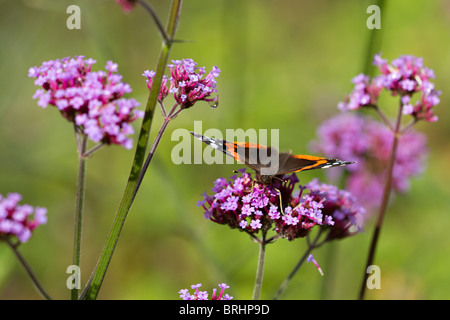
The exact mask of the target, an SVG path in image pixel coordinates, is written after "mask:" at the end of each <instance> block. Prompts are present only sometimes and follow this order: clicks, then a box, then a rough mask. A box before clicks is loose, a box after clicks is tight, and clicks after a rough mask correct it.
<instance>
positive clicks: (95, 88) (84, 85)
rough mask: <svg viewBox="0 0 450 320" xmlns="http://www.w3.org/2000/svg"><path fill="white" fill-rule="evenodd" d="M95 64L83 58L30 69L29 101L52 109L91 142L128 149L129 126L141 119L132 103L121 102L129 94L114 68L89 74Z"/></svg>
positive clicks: (111, 65) (108, 63)
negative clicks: (31, 87) (31, 88)
mask: <svg viewBox="0 0 450 320" xmlns="http://www.w3.org/2000/svg"><path fill="white" fill-rule="evenodd" d="M95 62H96V61H95V60H93V59H84V57H83V56H77V57H74V58H70V57H67V58H63V59H61V60H50V61H46V62H43V63H42V65H41V66H40V67H32V68H30V69H29V71H28V75H29V77H32V78H36V80H35V84H36V85H37V86H39V87H41V89H38V90H37V91H36V93H35V94H34V96H33V98H35V99H39V100H38V105H39V106H41V107H42V108H45V107H47V106H48V105H53V106H56V107H57V108H58V110H59V111H60V112H61V114H62V116H63V117H64V118H66V119H67V120H69V121H71V122H74V123H75V125H76V126H78V127H79V128H80V129H81V130H82V132H83V133H84V134H86V135H87V136H88V137H89V138H90V139H91V140H92V141H94V142H96V143H99V142H102V143H105V144H119V145H122V146H124V147H125V148H127V149H131V147H132V139H131V138H129V137H128V136H129V135H131V134H133V133H134V130H133V127H132V126H131V125H130V123H131V122H133V121H135V120H136V118H138V117H139V118H141V117H143V112H142V111H139V110H136V108H137V107H138V106H139V103H138V102H137V101H136V100H135V99H124V98H122V96H123V95H124V94H125V93H129V92H131V88H130V86H129V85H128V84H126V83H124V82H122V81H121V80H122V76H121V75H119V74H117V64H115V63H113V62H112V61H108V62H107V64H106V67H105V68H106V71H97V72H93V71H92V70H91V67H92V65H93V64H94V63H95Z"/></svg>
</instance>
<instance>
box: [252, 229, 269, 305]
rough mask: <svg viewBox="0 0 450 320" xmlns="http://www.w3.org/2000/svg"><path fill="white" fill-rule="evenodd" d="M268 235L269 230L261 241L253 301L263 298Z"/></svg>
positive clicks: (264, 231) (263, 233) (265, 231)
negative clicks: (262, 289) (262, 290)
mask: <svg viewBox="0 0 450 320" xmlns="http://www.w3.org/2000/svg"><path fill="white" fill-rule="evenodd" d="M266 234H267V230H263V231H262V238H261V239H259V241H258V242H259V255H258V265H257V267H256V280H255V286H254V287H253V296H252V300H259V299H260V296H261V288H262V282H263V277H264V261H265V258H266V244H267V243H268V242H267V241H266Z"/></svg>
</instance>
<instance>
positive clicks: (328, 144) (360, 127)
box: [311, 113, 427, 209]
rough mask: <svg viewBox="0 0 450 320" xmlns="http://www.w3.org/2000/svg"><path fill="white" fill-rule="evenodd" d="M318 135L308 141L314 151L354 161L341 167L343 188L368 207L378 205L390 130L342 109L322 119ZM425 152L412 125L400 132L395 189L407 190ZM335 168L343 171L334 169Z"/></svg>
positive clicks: (423, 138)
mask: <svg viewBox="0 0 450 320" xmlns="http://www.w3.org/2000/svg"><path fill="white" fill-rule="evenodd" d="M317 136H318V138H317V140H315V141H313V142H312V143H311V148H312V149H313V150H314V151H315V152H321V153H323V154H326V155H327V156H329V157H337V158H339V157H341V158H345V159H348V160H349V161H356V164H355V165H353V166H349V167H346V168H342V169H341V170H345V172H347V173H348V175H347V176H346V177H347V180H346V186H345V189H346V190H348V191H350V192H351V193H352V194H353V195H354V196H356V197H357V199H358V201H359V202H360V203H361V204H363V205H364V206H365V207H366V208H367V209H371V208H373V207H374V206H376V205H378V204H379V203H380V201H381V196H382V193H383V187H384V180H385V174H386V173H385V170H386V166H387V163H388V160H389V156H390V152H391V149H392V142H393V133H392V131H391V130H390V129H389V128H387V127H386V126H384V125H383V124H382V123H380V122H377V121H374V120H372V119H370V118H368V117H365V116H361V115H357V114H351V113H343V114H340V115H337V116H335V117H333V118H331V119H329V120H326V121H325V122H323V123H322V125H321V126H320V127H319V129H318V130H317ZM426 155H427V148H426V136H425V135H423V134H421V133H418V132H416V131H414V130H412V129H410V130H409V131H407V132H406V133H404V134H403V135H401V137H400V139H399V144H398V148H397V153H396V159H395V164H394V170H393V186H392V187H393V190H394V191H396V192H406V191H408V190H409V187H410V182H409V181H410V179H411V177H413V176H417V175H419V174H420V173H422V172H423V170H424V163H425V158H426ZM336 172H340V173H342V172H344V171H339V170H335V171H333V173H334V174H336ZM329 173H330V172H328V174H329ZM332 178H333V179H337V178H338V177H332Z"/></svg>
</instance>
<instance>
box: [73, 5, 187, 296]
mask: <svg viewBox="0 0 450 320" xmlns="http://www.w3.org/2000/svg"><path fill="white" fill-rule="evenodd" d="M182 2H183V1H182V0H173V1H172V9H171V12H170V16H169V22H168V26H167V34H168V35H169V37H170V39H173V38H174V35H175V31H176V29H177V26H178V19H179V16H180V12H181V5H182ZM172 42H173V41H168V42H165V41H164V42H163V46H162V48H161V53H160V56H159V60H158V64H157V68H156V74H155V78H154V82H153V86H152V89H151V90H150V95H149V97H148V100H147V107H146V110H145V115H144V119H143V121H142V126H141V131H140V134H139V138H138V142H137V148H136V153H135V157H134V160H133V164H132V166H131V172H130V175H129V177H128V182H127V185H126V187H125V191H124V193H123V196H122V201H121V202H120V205H119V208H118V210H117V213H116V216H115V218H114V222H113V225H112V228H111V231H110V233H109V236H108V239H107V241H106V245H105V247H104V249H103V252H102V254H101V256H100V258H99V260H98V262H97V265H96V267H95V269H94V272H93V273H92V275H91V277H90V279H89V281H88V283H87V285H86V287H85V289H84V290H83V293H82V295H81V297H80V298H81V299H88V300H92V299H96V298H97V295H98V293H99V291H100V288H101V285H102V283H103V280H104V278H105V275H106V271H107V270H108V267H109V264H110V262H111V259H112V255H113V253H114V250H115V247H116V245H117V243H118V241H119V236H120V233H121V231H122V228H123V225H124V223H125V220H126V218H127V216H128V213H129V211H130V209H131V206H132V204H133V201H134V199H135V196H136V193H137V191H138V188H137V184H138V180H139V177H140V175H141V171H142V165H143V163H144V157H145V152H146V149H147V144H148V139H149V135H150V128H151V125H152V122H153V114H154V110H155V106H156V103H157V98H158V94H159V90H160V87H161V83H162V77H163V74H164V70H165V67H166V65H167V61H168V58H169V53H170V49H171V47H172Z"/></svg>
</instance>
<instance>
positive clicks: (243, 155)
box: [191, 131, 278, 173]
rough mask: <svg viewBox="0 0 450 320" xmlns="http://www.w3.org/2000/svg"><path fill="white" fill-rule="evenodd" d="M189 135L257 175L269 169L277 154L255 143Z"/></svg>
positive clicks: (193, 133) (271, 149)
mask: <svg viewBox="0 0 450 320" xmlns="http://www.w3.org/2000/svg"><path fill="white" fill-rule="evenodd" d="M191 133H192V135H193V136H194V137H195V138H197V139H198V140H200V141H203V142H204V143H206V144H208V145H209V146H211V147H212V148H214V149H216V150H219V151H222V152H223V153H225V154H226V155H227V156H230V157H232V158H234V159H236V161H238V162H241V163H243V164H245V165H246V166H248V167H249V168H251V169H253V170H255V171H256V172H257V173H259V172H260V170H261V168H269V167H270V166H271V164H272V163H271V159H273V157H276V156H277V154H278V151H277V150H276V149H275V148H272V147H267V146H264V145H260V144H256V143H248V142H228V141H225V140H220V139H214V138H209V137H207V136H203V135H201V134H198V133H195V132H192V131H191ZM277 169H278V168H277ZM275 172H276V171H275Z"/></svg>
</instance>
